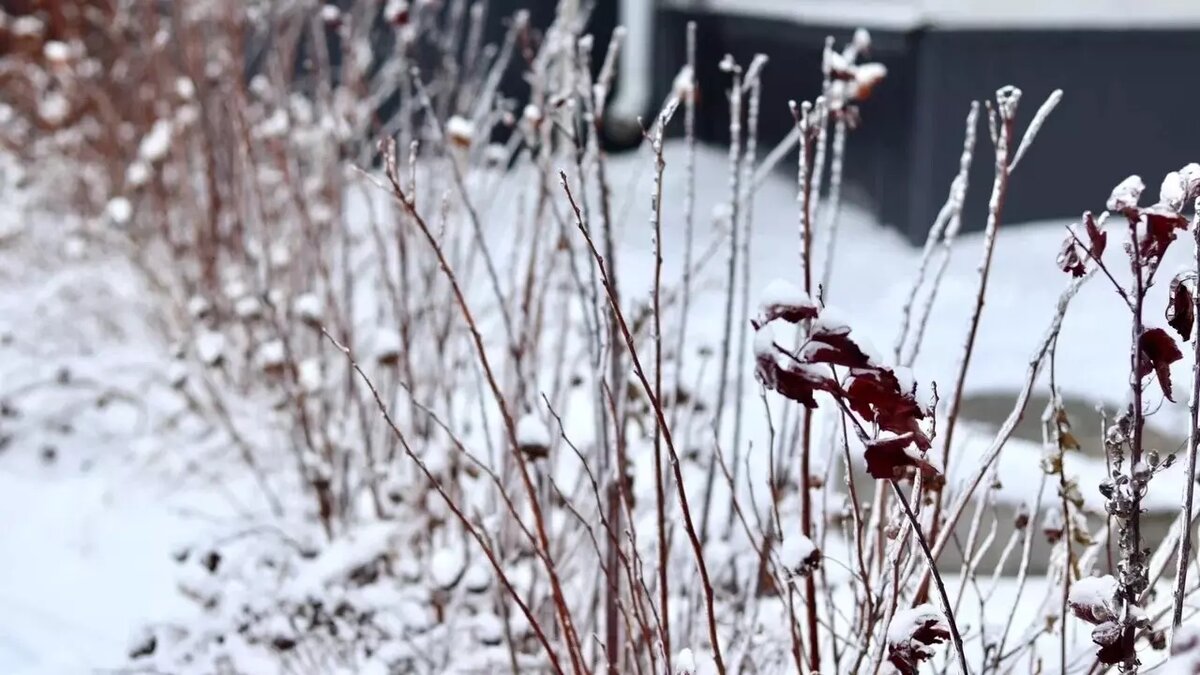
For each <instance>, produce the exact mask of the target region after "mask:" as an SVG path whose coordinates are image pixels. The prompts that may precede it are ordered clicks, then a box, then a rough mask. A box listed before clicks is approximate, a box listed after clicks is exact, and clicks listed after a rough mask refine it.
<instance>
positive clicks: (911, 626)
mask: <svg viewBox="0 0 1200 675" xmlns="http://www.w3.org/2000/svg"><path fill="white" fill-rule="evenodd" d="M930 622H934V623H945V619H944V618H943V617H942V612H941V611H940V610H938V608H936V607H934V606H933V605H930V604H925V605H918V606H917V607H910V608H908V609H901V610H897V611H896V614H895V616H893V617H892V622H891V623H889V624H888V632H887V638H888V643H889V644H904V643H906V642H908V641H909V640H911V639H912V638H913V633H915V632H916V631H917V629H919V628H922V627H924V626H925V625H927V624H929V623H930Z"/></svg>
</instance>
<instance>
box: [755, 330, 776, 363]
mask: <svg viewBox="0 0 1200 675" xmlns="http://www.w3.org/2000/svg"><path fill="white" fill-rule="evenodd" d="M773 354H775V331H773V330H772V329H771V326H770V324H768V325H765V326H762V327H761V328H759V329H757V330H755V331H754V355H755V356H758V357H769V356H772V355H773Z"/></svg>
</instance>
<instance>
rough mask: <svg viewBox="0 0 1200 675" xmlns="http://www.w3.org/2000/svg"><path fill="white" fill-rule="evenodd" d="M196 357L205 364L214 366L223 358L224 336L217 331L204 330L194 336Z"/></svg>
mask: <svg viewBox="0 0 1200 675" xmlns="http://www.w3.org/2000/svg"><path fill="white" fill-rule="evenodd" d="M196 357H197V358H199V359H200V362H201V363H203V364H204V365H206V366H215V365H217V364H218V363H220V362H221V360H222V359H223V358H225V336H224V335H223V334H221V333H219V332H217V331H204V332H203V333H201V334H199V335H197V336H196Z"/></svg>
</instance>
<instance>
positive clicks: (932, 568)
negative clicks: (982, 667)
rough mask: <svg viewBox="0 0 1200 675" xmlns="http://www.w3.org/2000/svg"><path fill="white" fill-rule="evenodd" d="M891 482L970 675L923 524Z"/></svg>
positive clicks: (965, 672) (961, 663)
mask: <svg viewBox="0 0 1200 675" xmlns="http://www.w3.org/2000/svg"><path fill="white" fill-rule="evenodd" d="M889 482H890V483H891V484H892V492H893V493H895V495H896V500H897V501H899V502H900V505H901V506H902V507H904V515H905V516H906V517H907V518H908V522H909V525H911V526H912V530H913V535H914V536H915V537H916V539H917V543H918V544H919V545H920V546H921V553H922V554H923V555H924V556H925V563H926V564H927V565H928V566H929V573H930V575H932V577H933V585H934V586H935V587H937V591H938V599H940V600H941V601H942V611H943V612H944V613H945V615H946V624H947V625H949V626H950V641H951V642H953V643H954V653H955V654H956V655H957V656H958V665H959V667H960V668H962V672H963V675H969V673H970V672H971V669H970V668H968V667H967V656H966V654H965V653H964V652H963V643H962V635H961V634H960V633H959V632H958V622H957V621H955V620H954V608H953V607H952V606H951V605H950V596H949V595H947V594H946V584H945V583H943V582H942V575H941V574H940V573H939V572H938V570H937V564H936V563H934V560H933V554H932V553H930V551H929V542H927V541H926V540H925V535H924V534H922V533H921V525H920V523H919V522H918V521H917V516H916V515H915V514H914V513H913V510H912V507H911V506H910V505H909V503H908V498H907V497H905V496H904V491H903V490H901V489H900V484H899V483H897V482H896V479H895V478H893V479H891V480H890V481H889Z"/></svg>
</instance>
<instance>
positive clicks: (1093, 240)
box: [1083, 211, 1108, 260]
mask: <svg viewBox="0 0 1200 675" xmlns="http://www.w3.org/2000/svg"><path fill="white" fill-rule="evenodd" d="M1083 225H1084V227H1085V228H1086V229H1087V235H1088V246H1089V247H1090V248H1091V249H1092V258H1094V259H1096V260H1099V259H1100V256H1102V255H1104V249H1105V247H1106V246H1108V233H1107V232H1104V231H1102V230H1101V229H1100V226H1099V225H1097V224H1096V218H1095V217H1094V216H1092V212H1091V211H1085V212H1084V214H1083Z"/></svg>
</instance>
